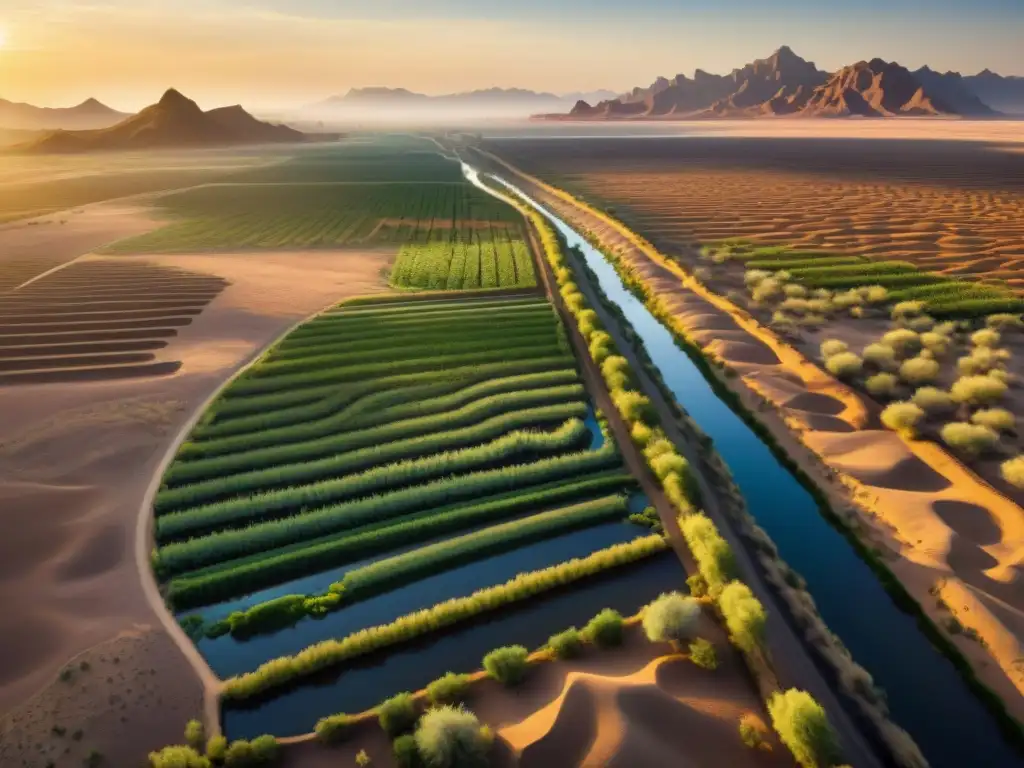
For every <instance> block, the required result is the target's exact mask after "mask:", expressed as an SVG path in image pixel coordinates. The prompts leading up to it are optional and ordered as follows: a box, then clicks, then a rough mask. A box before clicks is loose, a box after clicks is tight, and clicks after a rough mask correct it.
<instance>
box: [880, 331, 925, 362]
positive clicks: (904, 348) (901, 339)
mask: <svg viewBox="0 0 1024 768" xmlns="http://www.w3.org/2000/svg"><path fill="white" fill-rule="evenodd" d="M882 344H884V345H886V346H887V347H892V350H893V351H894V352H895V353H896V356H897V357H907V356H908V355H912V354H914V353H916V352H917V350H918V349H920V347H921V337H920V336H919V335H918V334H917V333H915V332H914V331H911V330H909V329H908V328H897V329H895V330H892V331H889V332H888V333H885V334H883V336H882Z"/></svg>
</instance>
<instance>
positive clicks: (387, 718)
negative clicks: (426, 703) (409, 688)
mask: <svg viewBox="0 0 1024 768" xmlns="http://www.w3.org/2000/svg"><path fill="white" fill-rule="evenodd" d="M377 721H378V722H379V723H380V727H381V728H383V729H384V733H386V734H387V735H388V736H390V737H391V738H392V739H393V738H395V737H396V736H398V735H400V734H402V733H405V732H406V731H410V730H412V727H413V726H414V725H416V702H414V701H413V699H412V694H410V693H399V694H397V695H395V696H392V697H391V698H390V699H386V700H385V701H382V702H381V703H380V705H379V706H378V707H377Z"/></svg>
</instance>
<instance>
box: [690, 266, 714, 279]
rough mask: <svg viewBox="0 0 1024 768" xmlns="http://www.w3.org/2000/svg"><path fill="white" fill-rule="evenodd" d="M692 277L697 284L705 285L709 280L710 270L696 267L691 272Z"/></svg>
mask: <svg viewBox="0 0 1024 768" xmlns="http://www.w3.org/2000/svg"><path fill="white" fill-rule="evenodd" d="M693 276H694V277H695V278H696V279H697V282H699V283H706V282H707V281H708V280H710V279H711V270H710V269H708V268H707V267H697V268H696V269H695V270H693Z"/></svg>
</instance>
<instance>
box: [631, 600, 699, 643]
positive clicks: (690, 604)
mask: <svg viewBox="0 0 1024 768" xmlns="http://www.w3.org/2000/svg"><path fill="white" fill-rule="evenodd" d="M700 620H701V609H700V603H698V602H697V601H696V600H694V599H693V598H692V597H685V596H683V595H681V594H679V593H678V592H666V593H664V594H662V595H660V596H659V597H658V598H656V599H655V600H653V601H652V602H651V603H649V604H648V605H647V606H646V607H645V608H644V609H643V619H642V621H643V627H644V634H645V635H647V639H648V640H650V641H651V642H652V643H672V644H673V645H677V644H679V643H682V642H684V641H686V640H693V639H694V638H695V637H696V636H697V631H698V629H699V628H700Z"/></svg>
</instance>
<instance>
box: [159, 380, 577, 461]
mask: <svg viewBox="0 0 1024 768" xmlns="http://www.w3.org/2000/svg"><path fill="white" fill-rule="evenodd" d="M578 380H579V377H578V374H577V373H576V371H574V370H572V369H563V370H556V371H542V372H540V373H525V374H521V375H518V376H504V377H500V378H492V379H485V380H483V381H474V380H468V381H467V380H466V379H464V378H456V379H451V378H449V379H441V380H440V381H434V382H431V383H427V384H419V385H413V386H407V387H394V388H389V387H387V386H386V385H384V386H377V387H370V386H367V388H366V389H365V390H364V394H363V395H362V396H357V397H355V398H354V399H353V398H352V396H351V395H348V394H346V396H345V399H344V400H342V401H341V407H340V408H336V409H334V410H333V411H328V412H327V414H325V415H322V416H320V418H308V417H307V418H303V417H302V416H301V415H300V413H292V414H290V418H289V420H288V422H287V425H285V426H279V427H271V426H269V425H267V424H266V422H265V421H264V422H263V423H261V424H259V426H257V427H256V428H255V429H252V430H247V431H238V432H237V433H236V434H234V435H232V436H229V437H222V438H216V439H212V440H200V441H199V442H189V443H185V444H184V445H182V447H181V450H179V452H178V460H179V461H189V460H194V459H198V458H209V457H212V456H220V455H223V454H227V453H236V452H240V451H251V450H254V449H256V448H262V447H266V446H270V445H284V444H287V443H293V442H300V441H303V440H309V439H312V438H316V437H323V436H324V435H327V434H333V433H336V432H337V430H338V429H339V428H341V427H344V428H345V429H346V430H352V429H355V428H358V427H360V426H364V425H365V424H368V423H373V424H379V423H382V422H383V421H385V420H386V421H395V420H397V419H398V418H399V417H406V418H407V417H409V416H416V415H426V414H429V413H436V412H438V411H440V410H444V409H452V408H459V407H461V406H462V405H464V404H465V403H466V402H468V401H470V400H473V399H475V398H480V397H486V396H488V395H495V394H501V393H509V392H516V391H519V390H526V389H534V388H540V387H552V386H559V385H565V384H572V383H573V382H576V381H578ZM373 390H381V391H373ZM332 402H337V401H329V402H328V403H327V406H326V407H328V408H329V407H330V406H331V403H332ZM428 403H429V405H428ZM399 406H401V408H400V407H399ZM403 409H404V415H402V414H403ZM305 411H306V412H307V413H318V411H319V409H312V408H306V409H305ZM378 414H379V415H378ZM318 415H319V414H318ZM400 415H401V416H400Z"/></svg>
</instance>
